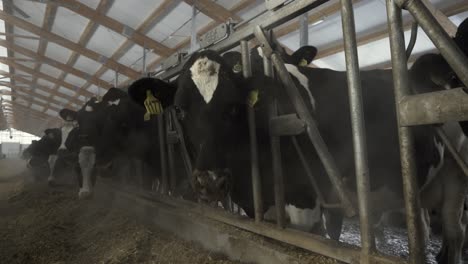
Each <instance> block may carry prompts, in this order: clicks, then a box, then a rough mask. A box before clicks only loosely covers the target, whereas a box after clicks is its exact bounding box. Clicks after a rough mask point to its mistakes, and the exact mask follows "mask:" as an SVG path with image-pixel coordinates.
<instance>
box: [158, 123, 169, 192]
mask: <svg viewBox="0 0 468 264" xmlns="http://www.w3.org/2000/svg"><path fill="white" fill-rule="evenodd" d="M157 118H158V119H157V122H158V135H159V155H160V156H161V157H160V160H161V190H162V193H163V194H167V190H168V179H167V158H166V133H165V127H166V126H165V124H164V115H163V114H159V115H158V116H157Z"/></svg>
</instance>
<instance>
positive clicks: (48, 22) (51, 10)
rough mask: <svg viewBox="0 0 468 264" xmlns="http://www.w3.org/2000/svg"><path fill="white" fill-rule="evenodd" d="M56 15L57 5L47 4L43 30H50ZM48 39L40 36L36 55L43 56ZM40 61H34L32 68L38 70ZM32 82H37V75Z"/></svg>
mask: <svg viewBox="0 0 468 264" xmlns="http://www.w3.org/2000/svg"><path fill="white" fill-rule="evenodd" d="M56 15H57V6H54V5H50V4H47V7H46V11H45V14H44V21H43V22H42V29H43V30H45V31H52V26H53V25H54V22H55V17H56ZM47 44H48V41H47V39H45V38H41V39H40V41H39V48H38V49H37V55H38V56H44V54H45V51H46V49H47ZM40 69H41V63H38V62H36V63H34V70H35V71H40ZM33 83H37V75H34V76H33Z"/></svg>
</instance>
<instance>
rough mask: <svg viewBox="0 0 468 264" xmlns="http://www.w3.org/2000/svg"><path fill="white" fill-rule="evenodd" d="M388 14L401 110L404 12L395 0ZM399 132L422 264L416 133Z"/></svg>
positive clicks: (414, 244) (415, 256)
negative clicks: (415, 152)
mask: <svg viewBox="0 0 468 264" xmlns="http://www.w3.org/2000/svg"><path fill="white" fill-rule="evenodd" d="M387 16H388V27H389V32H390V48H391V55H392V68H393V69H392V72H393V82H394V86H395V101H396V107H397V109H398V108H399V104H398V102H400V100H401V99H402V98H403V97H404V96H405V95H409V94H410V86H409V79H408V68H407V65H406V54H405V39H404V34H403V19H402V11H401V9H400V8H399V7H398V6H397V5H396V1H395V0H387ZM397 113H399V111H397ZM397 117H398V119H399V114H397ZM398 123H399V122H398ZM398 132H399V138H400V154H401V169H402V176H403V191H404V198H405V207H406V222H407V227H408V244H409V251H410V263H413V264H422V263H425V257H424V256H425V252H424V236H423V230H422V219H421V214H420V209H421V205H420V201H419V196H418V193H419V190H418V185H417V180H416V167H415V160H414V142H413V134H412V132H411V128H409V127H401V126H399V127H398Z"/></svg>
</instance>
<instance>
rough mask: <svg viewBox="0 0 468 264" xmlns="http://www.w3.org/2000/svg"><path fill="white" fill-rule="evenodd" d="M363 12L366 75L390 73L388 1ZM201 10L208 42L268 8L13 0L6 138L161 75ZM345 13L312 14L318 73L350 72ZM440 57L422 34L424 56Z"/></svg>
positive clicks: (1, 75) (207, 2)
mask: <svg viewBox="0 0 468 264" xmlns="http://www.w3.org/2000/svg"><path fill="white" fill-rule="evenodd" d="M430 2H431V3H433V4H434V5H435V7H437V9H439V10H440V11H442V12H443V13H444V14H445V15H447V16H449V17H450V19H451V20H452V21H453V22H454V23H455V24H459V23H460V22H461V21H462V20H463V19H464V18H466V17H467V16H468V13H467V11H468V0H432V1H430ZM354 3H355V4H354V8H355V17H356V30H357V36H358V43H359V55H360V65H361V67H362V68H377V67H379V68H386V67H389V60H390V55H389V43H388V34H387V28H386V13H385V0H354ZM194 4H195V6H196V12H197V13H196V18H195V27H196V31H197V34H198V35H200V34H203V33H205V32H207V31H209V30H210V29H212V28H214V27H215V26H217V25H218V24H220V23H223V22H225V21H227V20H228V19H230V18H232V19H233V20H235V21H239V22H240V21H243V20H247V19H249V18H251V17H253V16H255V15H258V14H260V13H262V12H264V11H265V6H264V1H262V0H218V1H212V0H138V1H133V0H3V3H2V8H1V9H2V10H0V95H1V96H2V102H1V106H2V108H1V111H0V130H1V129H5V128H7V127H14V128H16V129H20V130H23V131H26V132H29V133H32V134H36V135H41V134H42V131H43V130H44V129H45V128H47V127H54V126H60V120H59V118H58V111H60V109H62V108H64V107H67V108H71V109H78V108H79V107H81V106H82V105H83V103H84V102H85V101H86V100H87V99H88V98H90V97H92V96H96V95H102V94H103V93H105V92H106V90H107V89H109V88H110V87H112V86H115V84H116V82H117V83H118V86H124V85H127V84H128V83H129V82H130V81H132V80H135V79H137V78H139V77H140V76H142V72H143V52H144V50H146V65H147V70H148V71H152V70H156V69H158V67H159V66H160V63H161V62H162V61H163V60H164V58H166V57H167V56H169V55H171V54H173V53H174V52H175V51H177V50H181V49H188V48H189V46H190V37H191V32H192V21H191V19H192V12H193V9H192V6H193V5H194ZM339 11H340V6H339V1H338V0H330V1H329V2H328V3H326V4H324V5H322V6H321V7H320V8H319V9H316V10H313V11H311V12H309V17H308V22H309V44H311V45H315V46H317V47H318V48H319V54H318V57H317V60H316V61H315V62H313V64H314V66H319V67H327V68H333V69H337V70H344V54H343V52H342V50H343V48H342V45H343V44H342V31H341V17H340V13H339ZM409 19H410V18H409V17H407V18H406V20H407V21H409ZM1 21H3V22H4V23H1ZM406 25H407V29H409V22H407V24H406ZM298 28H299V23H298V20H297V19H295V20H293V21H291V22H289V23H287V24H285V25H282V26H280V27H278V28H277V29H276V35H277V37H278V38H279V39H280V41H281V42H282V43H283V44H284V45H285V46H286V47H288V48H289V49H290V50H295V49H297V48H298V47H299V33H298ZM433 49H434V47H433V46H432V45H431V44H430V41H429V40H428V38H427V37H426V36H425V35H424V33H423V32H420V34H419V38H418V42H417V45H416V47H415V51H414V54H416V55H418V54H422V53H424V52H429V51H432V50H433Z"/></svg>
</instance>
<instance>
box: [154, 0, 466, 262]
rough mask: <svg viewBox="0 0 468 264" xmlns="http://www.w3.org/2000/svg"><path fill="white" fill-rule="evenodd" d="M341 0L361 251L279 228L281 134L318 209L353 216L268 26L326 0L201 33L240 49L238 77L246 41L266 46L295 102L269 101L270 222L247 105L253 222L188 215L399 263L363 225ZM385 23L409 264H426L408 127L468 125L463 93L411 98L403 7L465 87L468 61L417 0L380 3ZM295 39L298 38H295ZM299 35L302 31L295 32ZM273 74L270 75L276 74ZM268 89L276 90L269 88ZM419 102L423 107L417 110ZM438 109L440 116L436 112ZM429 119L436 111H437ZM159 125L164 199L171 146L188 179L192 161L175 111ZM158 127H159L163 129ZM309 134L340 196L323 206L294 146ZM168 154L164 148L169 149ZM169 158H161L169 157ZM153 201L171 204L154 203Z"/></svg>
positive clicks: (360, 146) (168, 66)
mask: <svg viewBox="0 0 468 264" xmlns="http://www.w3.org/2000/svg"><path fill="white" fill-rule="evenodd" d="M340 1H341V17H342V26H343V39H344V48H345V58H346V68H347V83H348V93H349V102H350V114H351V115H350V118H351V124H352V135H353V137H352V138H353V147H354V157H355V168H356V171H355V174H356V182H357V194H358V210H359V218H360V228H361V248H360V249H359V248H354V247H350V246H349V245H346V244H343V243H339V242H335V241H331V240H327V239H325V238H323V237H319V236H315V235H310V234H306V233H303V232H299V231H291V230H288V229H285V228H284V227H285V222H286V221H285V209H284V208H285V207H284V204H285V200H284V182H283V181H284V179H283V173H282V170H283V169H282V164H281V148H280V144H279V138H280V137H284V136H287V137H290V138H291V140H292V143H293V145H294V148H295V149H296V152H297V154H298V156H299V158H300V160H301V162H302V164H303V166H304V169H305V171H306V173H307V176H308V178H309V179H310V182H311V185H312V187H313V190H311V191H315V192H316V193H317V196H318V200H319V202H320V204H321V206H322V207H324V208H337V207H340V208H342V209H343V210H344V212H345V214H346V215H348V216H353V215H355V214H356V210H355V208H354V207H353V205H352V204H351V202H350V201H351V199H350V198H349V194H348V193H347V191H346V190H345V188H344V184H343V181H342V177H341V175H340V172H339V168H338V167H337V165H336V164H335V161H334V159H333V157H332V156H331V154H330V152H329V151H328V148H327V146H326V144H325V142H324V141H323V139H322V137H321V135H320V132H319V130H318V128H317V124H316V121H315V120H314V117H313V115H312V114H311V113H310V111H309V110H308V109H307V107H306V104H305V103H304V100H303V98H302V97H301V96H300V93H299V91H298V89H297V87H296V86H295V84H294V82H293V80H292V79H291V76H290V75H289V73H288V71H287V70H286V67H285V65H284V62H283V60H282V58H281V57H280V55H279V54H278V53H276V52H275V50H274V49H273V48H272V45H271V43H273V42H274V41H275V40H274V39H273V37H272V34H271V30H272V29H273V28H275V27H276V26H278V25H280V24H283V23H285V22H287V21H289V20H291V19H293V18H296V17H298V16H300V15H303V14H304V13H306V12H308V11H310V10H313V9H314V8H316V7H318V6H320V5H322V4H324V3H327V2H329V1H326V0H303V1H292V2H288V3H285V2H287V1H266V2H267V5H268V7H269V9H270V10H269V11H268V12H265V13H263V14H261V15H259V16H258V17H256V18H254V19H252V20H250V23H243V24H239V25H234V24H232V23H231V22H228V23H226V24H223V25H221V26H219V27H217V28H215V29H214V30H213V31H210V32H207V33H206V34H205V35H203V36H201V41H200V42H201V45H202V47H203V48H205V49H206V48H209V49H212V50H215V51H217V52H225V51H227V50H229V49H231V48H234V47H235V46H237V45H239V44H240V46H241V53H242V62H243V63H242V65H243V73H244V77H248V76H250V75H251V69H250V59H249V54H250V52H249V47H248V41H249V40H250V39H253V38H256V39H257V41H258V42H259V43H260V44H261V47H262V49H263V54H264V57H263V62H264V72H265V75H267V76H270V77H274V75H275V74H276V75H277V77H278V78H279V79H280V80H281V81H282V83H283V84H284V89H285V91H286V93H287V95H288V99H289V100H290V102H291V103H292V104H293V106H294V108H295V111H296V114H289V115H281V113H280V112H279V109H278V105H277V102H276V99H275V100H273V102H272V103H271V105H270V106H269V114H270V132H271V133H270V135H271V139H270V142H271V149H272V161H273V162H272V164H273V171H274V175H273V177H274V194H275V204H276V212H277V216H276V220H277V221H276V223H277V226H276V227H275V226H273V225H271V224H267V223H265V222H263V215H262V213H263V208H262V194H261V177H260V173H259V165H258V149H257V144H256V135H255V132H256V131H255V112H254V110H253V108H250V107H249V109H248V118H249V132H250V133H249V134H250V141H251V144H250V147H251V163H252V164H251V173H252V185H253V194H254V195H253V197H254V209H255V222H253V221H252V220H250V219H241V218H239V217H234V215H232V214H226V213H220V212H219V210H218V209H214V208H208V207H205V206H202V205H197V206H196V207H195V206H194V205H192V206H191V210H198V211H199V212H200V213H202V214H203V215H205V216H206V217H210V218H213V219H216V220H218V221H222V222H224V223H227V224H230V225H233V226H236V227H239V228H241V229H245V230H248V231H251V232H254V233H257V234H260V235H263V236H266V237H270V238H273V239H276V240H279V241H283V242H286V243H289V244H292V245H295V246H298V247H301V248H304V249H307V250H311V251H313V252H315V253H318V254H322V255H325V256H328V257H331V258H334V259H337V260H339V261H343V262H346V263H358V262H359V263H405V262H406V260H404V259H401V258H396V257H392V256H385V255H382V254H380V253H379V252H377V250H376V249H375V248H374V243H373V239H374V234H373V232H372V228H371V223H370V219H369V217H370V206H369V191H370V184H369V176H368V175H369V171H368V165H367V150H366V149H367V147H366V135H365V130H364V117H363V102H362V92H361V80H360V71H359V64H358V55H357V43H356V32H355V25H354V12H353V8H352V1H351V0H340ZM386 1H387V14H388V27H389V31H390V43H391V56H392V65H393V70H392V71H393V79H394V88H395V99H396V100H395V101H396V102H397V103H396V107H397V115H398V122H399V127H398V131H399V139H400V152H401V166H402V177H403V186H404V198H405V199H404V201H405V207H406V217H407V219H406V221H407V227H408V239H409V252H410V258H409V262H410V263H418V264H419V263H424V262H425V254H424V243H423V241H424V240H423V236H422V228H421V226H422V220H421V216H420V214H419V211H420V202H419V197H418V186H417V184H416V176H415V172H416V169H415V160H414V150H413V138H412V137H413V136H412V133H411V127H410V126H414V125H421V124H435V123H442V122H447V121H461V120H468V111H465V110H467V109H466V106H465V102H467V100H468V99H467V98H468V96H467V95H465V94H464V93H463V94H462V92H461V91H459V90H450V91H441V92H436V93H431V94H424V95H411V93H410V87H409V81H408V69H407V59H408V55H407V54H406V51H405V46H404V44H405V43H404V35H403V32H404V31H403V24H402V11H401V8H405V9H407V10H408V11H410V13H411V14H412V15H413V17H414V19H415V21H416V22H417V24H418V25H419V26H420V27H421V28H422V29H423V30H424V31H425V32H426V34H427V35H428V36H429V38H430V39H431V40H432V41H433V42H434V44H435V45H436V46H437V48H439V49H440V51H441V54H442V55H443V57H444V58H445V59H446V60H447V62H448V63H449V64H450V66H451V67H452V68H453V69H454V70H455V72H456V73H457V75H458V76H460V78H461V80H462V82H463V83H464V84H465V86H468V60H467V58H466V57H465V55H464V54H463V53H462V52H461V51H460V49H459V48H458V47H457V46H456V45H455V44H454V43H453V41H452V40H451V39H450V37H449V36H448V35H447V33H446V32H445V31H444V29H443V28H442V27H441V26H440V24H439V23H438V22H437V20H436V19H435V18H434V16H433V15H432V14H431V12H430V11H429V10H428V9H427V8H426V6H425V5H424V4H423V3H422V2H421V1H420V0H386ZM301 34H305V32H302V33H301ZM302 36H303V37H304V35H302ZM189 55H190V54H183V53H175V54H174V55H173V56H171V57H169V58H168V59H167V60H166V61H165V62H164V63H163V71H162V72H158V73H155V74H152V75H153V76H156V77H157V78H160V79H163V80H169V79H171V78H173V77H175V76H177V75H178V74H179V73H180V71H181V70H182V68H183V65H184V64H185V62H186V61H187V60H188V58H189ZM273 69H274V70H273ZM273 92H274V91H273ZM421 105H424V108H422V107H421ZM434 109H437V111H433V110H434ZM434 113H436V114H434ZM157 122H158V124H159V135H161V138H160V147H161V149H160V154H161V162H162V182H163V184H162V185H163V193H167V191H171V190H172V191H173V190H174V189H175V186H176V178H177V177H176V172H175V167H174V166H175V165H174V160H175V157H174V155H175V152H176V151H175V147H176V146H177V147H178V148H179V153H180V154H181V156H182V159H183V161H184V167H185V173H186V174H187V175H188V176H189V177H190V175H191V173H192V164H191V160H190V155H189V153H188V151H187V148H186V145H185V142H184V136H183V131H182V127H181V125H180V124H179V123H178V119H177V117H176V112H175V109H173V108H168V109H166V111H165V114H164V115H160V116H159V117H158V120H157ZM164 127H165V129H164ZM304 133H305V134H306V135H307V136H308V138H309V139H310V141H311V142H312V144H313V146H314V148H315V150H316V152H317V154H318V156H319V158H320V161H321V162H322V164H323V166H324V168H325V171H326V172H327V175H328V177H329V179H330V181H331V182H332V183H333V187H334V188H335V191H336V193H337V194H338V196H339V201H340V202H339V203H338V204H328V203H327V201H326V200H325V198H324V197H325V196H324V194H322V193H321V192H320V187H319V186H318V184H317V182H316V181H315V179H314V177H313V175H312V173H311V169H310V165H309V164H308V162H307V160H306V158H305V156H304V154H303V152H302V150H301V147H300V146H299V144H298V143H297V141H296V139H295V136H296V135H298V134H304ZM437 133H438V134H439V135H440V136H441V138H442V140H443V141H444V143H446V144H449V146H448V149H449V151H450V152H451V153H452V154H453V155H454V157H455V159H456V161H457V163H458V164H459V165H460V167H461V168H462V169H463V171H465V172H467V170H468V169H467V167H466V164H464V162H463V160H462V158H461V157H460V156H459V155H458V153H456V150H455V148H454V147H453V145H451V144H450V142H449V141H448V140H447V138H446V137H444V135H445V134H444V133H443V131H442V130H441V129H437ZM166 148H167V149H166ZM166 154H167V156H166ZM167 163H169V174H170V180H169V179H168V177H167V171H168V169H167ZM158 199H168V200H169V201H171V198H168V197H159V198H158ZM171 202H172V203H174V204H175V205H176V204H177V205H180V206H185V207H187V208H189V207H190V206H188V205H190V204H191V202H188V201H184V202H183V203H184V205H181V204H180V203H181V202H180V201H175V200H174V201H171Z"/></svg>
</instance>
